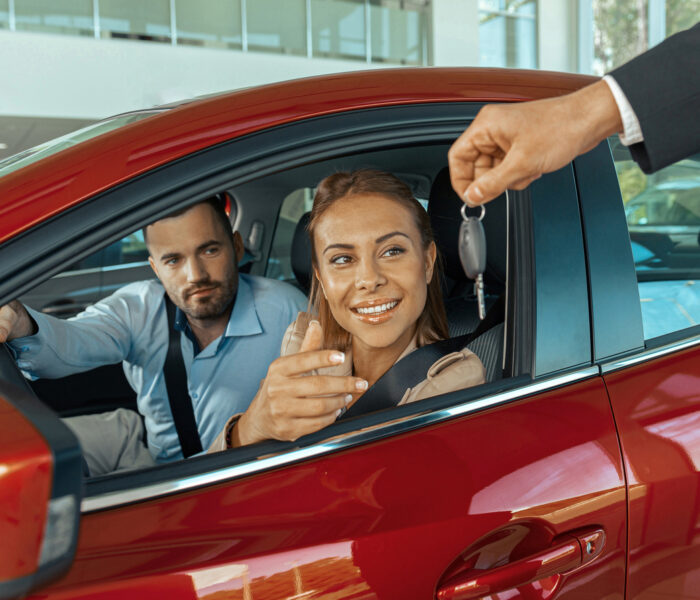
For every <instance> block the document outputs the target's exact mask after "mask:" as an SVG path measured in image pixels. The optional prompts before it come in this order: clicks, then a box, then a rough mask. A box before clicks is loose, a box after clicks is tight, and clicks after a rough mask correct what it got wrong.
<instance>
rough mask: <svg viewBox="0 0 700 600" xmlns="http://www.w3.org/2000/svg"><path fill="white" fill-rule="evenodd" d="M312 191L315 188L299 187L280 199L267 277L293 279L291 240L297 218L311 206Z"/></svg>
mask: <svg viewBox="0 0 700 600" xmlns="http://www.w3.org/2000/svg"><path fill="white" fill-rule="evenodd" d="M314 192H315V190H313V189H311V188H301V189H299V190H295V191H293V192H292V193H291V194H289V195H288V196H287V197H286V198H285V199H284V200H283V201H282V206H281V207H280V214H279V218H278V219H277V227H276V228H275V234H274V237H273V239H272V249H271V250H270V258H269V260H268V262H267V271H266V273H265V275H266V276H267V277H271V278H273V279H282V280H285V281H289V280H293V279H295V275H294V271H293V270H292V259H291V254H292V240H293V239H294V231H295V230H296V227H297V223H298V222H299V219H301V217H302V215H303V214H304V213H306V212H309V211H310V210H311V207H312V206H313V203H314Z"/></svg>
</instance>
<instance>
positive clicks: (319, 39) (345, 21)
mask: <svg viewBox="0 0 700 600" xmlns="http://www.w3.org/2000/svg"><path fill="white" fill-rule="evenodd" d="M311 30H312V36H313V54H314V56H330V57H339V58H359V59H362V60H364V59H365V58H366V56H367V51H366V48H365V6H364V3H363V2H357V1H347V0H339V1H337V2H332V1H330V0H312V1H311Z"/></svg>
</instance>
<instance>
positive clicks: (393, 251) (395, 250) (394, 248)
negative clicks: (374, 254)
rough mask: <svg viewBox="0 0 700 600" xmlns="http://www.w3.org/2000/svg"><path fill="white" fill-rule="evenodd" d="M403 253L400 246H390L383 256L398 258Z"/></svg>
mask: <svg viewBox="0 0 700 600" xmlns="http://www.w3.org/2000/svg"><path fill="white" fill-rule="evenodd" d="M404 252H405V250H404V249H403V248H401V246H392V247H391V248H389V249H388V250H387V251H386V252H384V256H398V255H399V254H403V253H404Z"/></svg>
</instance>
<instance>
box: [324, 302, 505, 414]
mask: <svg viewBox="0 0 700 600" xmlns="http://www.w3.org/2000/svg"><path fill="white" fill-rule="evenodd" d="M505 305H506V301H505V294H502V295H501V296H499V298H498V299H497V300H496V302H494V303H493V305H492V306H491V308H489V310H488V312H487V313H486V316H485V317H484V320H483V321H481V322H480V323H479V326H478V327H477V328H476V329H475V330H474V331H472V332H471V333H467V334H465V335H460V336H459V337H454V338H448V339H446V340H440V341H439V342H435V343H433V344H428V345H427V346H421V347H420V348H418V349H416V350H414V351H413V352H411V353H410V354H409V355H408V356H404V357H403V358H402V359H401V360H400V361H399V362H397V363H396V364H395V365H394V366H393V367H391V368H390V369H389V370H388V371H387V372H386V373H384V375H382V376H381V377H380V378H379V379H378V380H377V381H376V382H375V384H374V385H373V386H372V387H371V388H369V389H368V390H367V391H366V392H365V393H364V394H363V395H362V396H360V398H359V400H358V401H357V402H355V404H353V405H352V406H351V407H350V408H349V409H348V410H347V412H345V413H344V414H343V415H341V416H340V417H339V419H338V420H342V419H349V418H351V417H356V416H358V415H363V414H366V413H368V412H374V411H375V410H381V409H383V408H391V407H394V406H396V405H397V404H398V403H399V402H400V401H401V398H403V395H404V394H405V393H406V390H407V389H408V388H411V387H413V386H414V385H416V384H418V383H420V382H421V381H423V380H424V379H425V377H426V375H427V373H428V369H429V368H430V367H431V365H432V364H433V363H434V362H435V361H437V360H439V359H440V358H442V357H443V356H447V355H448V354H451V353H452V352H457V351H459V350H461V349H462V348H464V347H465V346H466V345H467V344H469V343H470V342H472V341H473V340H475V339H476V338H478V337H479V336H480V335H482V334H483V333H486V332H487V331H488V330H489V329H491V328H492V327H495V326H496V325H498V324H499V323H502V322H503V319H504V317H505Z"/></svg>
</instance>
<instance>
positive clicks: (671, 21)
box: [589, 0, 700, 75]
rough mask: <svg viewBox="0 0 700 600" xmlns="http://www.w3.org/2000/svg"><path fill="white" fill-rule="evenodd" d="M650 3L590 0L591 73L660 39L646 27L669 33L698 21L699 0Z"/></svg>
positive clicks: (606, 68)
mask: <svg viewBox="0 0 700 600" xmlns="http://www.w3.org/2000/svg"><path fill="white" fill-rule="evenodd" d="M589 1H590V0H589ZM659 2H661V4H662V6H660V9H661V10H658V9H659ZM653 4H654V6H653V7H652V2H650V1H649V0H592V10H593V52H594V56H593V72H594V73H595V74H597V75H603V74H604V73H607V72H608V71H610V70H612V69H614V68H615V67H618V66H620V65H622V64H624V63H626V62H627V61H628V60H630V59H632V58H634V57H635V56H637V55H638V54H641V53H642V52H644V51H646V50H648V49H649V47H650V46H653V45H654V44H655V43H658V42H659V41H661V40H660V39H653V36H650V31H656V30H659V29H660V31H661V36H663V35H665V36H669V35H673V34H674V33H677V32H679V31H682V30H683V29H687V28H688V27H691V26H693V25H694V24H695V23H697V22H698V21H700V0H655V2H654V3H653ZM660 21H665V22H662V23H659V22H660Z"/></svg>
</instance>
